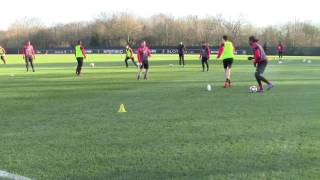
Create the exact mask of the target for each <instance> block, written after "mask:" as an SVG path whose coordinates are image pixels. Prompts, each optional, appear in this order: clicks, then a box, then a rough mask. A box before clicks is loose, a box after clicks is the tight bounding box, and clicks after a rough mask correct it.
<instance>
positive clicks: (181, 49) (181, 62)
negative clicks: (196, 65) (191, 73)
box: [178, 42, 186, 67]
mask: <svg viewBox="0 0 320 180" xmlns="http://www.w3.org/2000/svg"><path fill="white" fill-rule="evenodd" d="M185 52H186V47H185V46H184V45H183V42H181V43H180V44H179V46H178V54H179V65H180V66H181V65H182V66H183V67H184V65H185V63H184V54H185Z"/></svg>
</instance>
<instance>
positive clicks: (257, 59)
mask: <svg viewBox="0 0 320 180" xmlns="http://www.w3.org/2000/svg"><path fill="white" fill-rule="evenodd" d="M258 42H259V40H258V39H257V38H256V37H255V36H251V37H250V38H249V44H250V47H251V48H252V50H253V57H250V58H249V60H253V64H254V66H255V67H256V73H255V77H256V80H257V82H258V85H259V90H258V92H263V91H264V89H263V86H262V82H264V83H266V84H267V85H268V90H270V89H272V88H273V84H272V82H271V81H268V80H267V79H266V78H265V77H263V73H264V71H265V69H266V67H267V65H268V58H267V55H266V53H265V51H264V50H263V47H262V46H261V45H260V44H259V43H258Z"/></svg>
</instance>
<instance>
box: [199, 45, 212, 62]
mask: <svg viewBox="0 0 320 180" xmlns="http://www.w3.org/2000/svg"><path fill="white" fill-rule="evenodd" d="M204 51H206V52H204ZM204 53H207V57H208V59H210V57H211V50H210V47H209V46H206V47H205V49H204V48H203V47H202V48H201V50H200V58H202V57H203V56H204Z"/></svg>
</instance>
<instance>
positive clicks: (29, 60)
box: [25, 56, 33, 62]
mask: <svg viewBox="0 0 320 180" xmlns="http://www.w3.org/2000/svg"><path fill="white" fill-rule="evenodd" d="M25 58H26V59H25V60H26V62H33V57H32V56H26V57H25Z"/></svg>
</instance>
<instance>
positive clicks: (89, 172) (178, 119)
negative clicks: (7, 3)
mask: <svg viewBox="0 0 320 180" xmlns="http://www.w3.org/2000/svg"><path fill="white" fill-rule="evenodd" d="M245 58H246V57H245V56H239V57H237V61H235V64H234V66H233V74H232V80H233V87H232V88H230V89H223V88H222V86H223V81H224V74H223V68H222V65H221V62H220V61H216V60H214V61H213V60H212V61H211V62H210V66H211V67H210V68H211V69H210V72H201V71H202V67H201V64H200V62H199V60H197V56H187V66H186V67H185V68H182V67H179V66H178V65H177V62H178V61H177V60H175V59H177V57H176V56H173V55H153V57H152V58H151V60H150V65H151V69H150V78H149V80H148V81H144V80H140V81H137V80H136V73H137V69H136V68H135V67H134V66H133V65H132V64H130V65H131V66H130V68H128V69H126V68H125V65H124V60H123V59H124V57H123V56H122V55H88V60H86V62H85V65H84V69H83V75H82V76H81V77H75V75H74V74H75V66H76V61H75V59H74V57H73V56H72V55H39V56H37V59H36V61H35V66H36V73H32V72H29V73H27V72H25V67H24V61H23V60H22V57H21V56H17V55H11V56H8V64H7V65H3V64H1V65H0V83H1V84H0V86H1V87H0V127H1V130H0V140H1V142H0V170H3V171H7V172H10V173H14V174H19V175H22V176H26V177H30V178H32V179H75V180H79V179H101V180H102V179H139V180H140V179H147V180H153V179H245V180H247V179H319V178H320V131H319V129H320V111H319V110H320V93H319V89H320V78H319V74H320V57H290V58H286V59H287V60H285V61H284V63H283V64H281V65H280V64H278V63H277V61H274V60H273V61H271V62H270V64H269V66H268V68H267V71H266V73H265V75H266V77H267V78H268V79H270V80H272V81H273V82H274V84H275V88H274V89H272V90H271V91H266V92H265V93H263V94H258V93H256V94H252V93H248V90H249V87H250V86H252V85H256V82H255V79H254V72H255V69H254V67H253V65H252V63H251V62H249V61H246V60H245ZM271 59H274V58H271ZM303 59H308V60H309V59H310V60H312V63H304V62H302V60H303ZM90 63H95V68H91V67H90V66H89V65H90ZM130 63H131V62H130ZM170 64H174V66H173V67H170V66H169V65H170ZM208 84H212V85H213V91H212V92H208V91H207V85H208ZM121 104H124V105H125V108H126V110H127V113H118V109H119V106H120V105H121ZM0 179H1V177H0Z"/></svg>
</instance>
